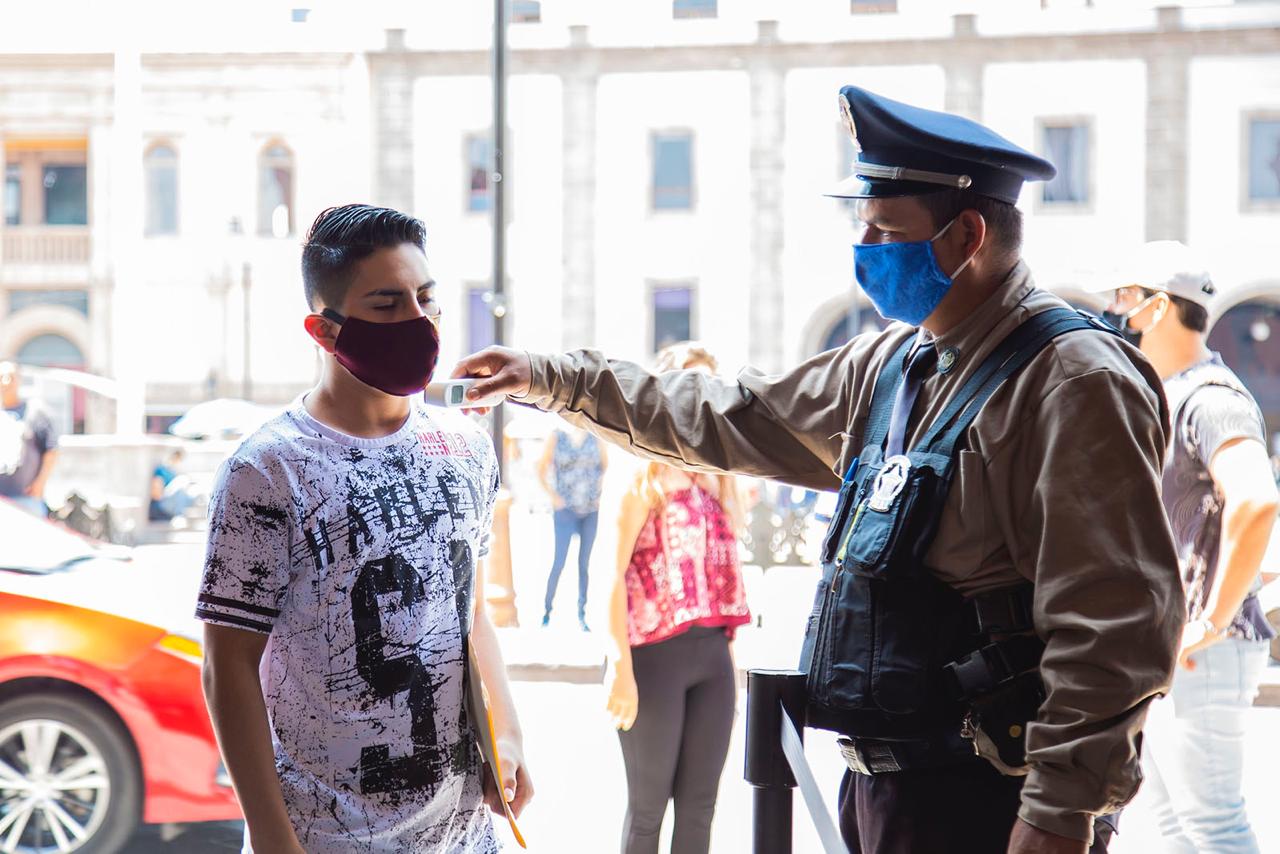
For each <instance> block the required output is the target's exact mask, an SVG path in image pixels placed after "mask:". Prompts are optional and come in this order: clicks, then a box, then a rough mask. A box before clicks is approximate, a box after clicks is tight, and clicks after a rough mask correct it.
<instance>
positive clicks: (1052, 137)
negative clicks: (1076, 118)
mask: <svg viewBox="0 0 1280 854" xmlns="http://www.w3.org/2000/svg"><path fill="white" fill-rule="evenodd" d="M1041 139H1042V143H1043V149H1042V150H1043V151H1044V154H1045V157H1047V158H1048V159H1049V162H1051V163H1052V164H1053V165H1054V166H1056V167H1057V169H1058V174H1057V175H1056V176H1055V177H1054V178H1053V180H1052V181H1048V182H1046V183H1045V184H1044V185H1043V188H1042V192H1043V193H1044V195H1043V196H1042V197H1041V198H1042V199H1043V201H1044V203H1045V204H1046V205H1084V204H1088V203H1089V126H1088V125H1087V124H1081V123H1073V124H1053V125H1045V126H1044V127H1043V128H1042V137H1041Z"/></svg>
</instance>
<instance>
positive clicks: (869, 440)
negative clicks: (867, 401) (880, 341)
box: [862, 335, 916, 448]
mask: <svg viewBox="0 0 1280 854" xmlns="http://www.w3.org/2000/svg"><path fill="white" fill-rule="evenodd" d="M915 343H916V336H914V335H912V336H910V337H908V338H907V340H905V341H903V342H902V344H901V345H900V346H899V347H898V349H897V350H895V351H894V352H893V355H892V356H890V357H889V360H888V361H887V362H885V363H884V367H883V368H881V369H880V375H879V376H878V377H876V387H875V391H874V392H872V394H871V412H870V414H869V415H868V416H867V428H866V433H865V434H864V437H863V440H862V446H863V447H864V448H865V447H876V448H880V447H883V446H884V440H885V437H886V436H888V435H889V420H890V419H891V418H892V416H893V398H894V395H895V394H897V391H898V386H899V385H900V384H901V383H902V376H903V371H904V365H905V362H906V359H907V354H908V353H909V352H911V347H912V346H913V345H914V344H915Z"/></svg>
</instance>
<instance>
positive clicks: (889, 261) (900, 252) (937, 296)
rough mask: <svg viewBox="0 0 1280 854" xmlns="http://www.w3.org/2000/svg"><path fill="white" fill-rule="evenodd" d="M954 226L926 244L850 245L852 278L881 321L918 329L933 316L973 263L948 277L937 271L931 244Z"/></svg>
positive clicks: (940, 232)
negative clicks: (851, 248) (965, 270)
mask: <svg viewBox="0 0 1280 854" xmlns="http://www.w3.org/2000/svg"><path fill="white" fill-rule="evenodd" d="M953 222H955V219H952V220H951V222H949V223H947V224H946V225H944V226H943V227H942V230H941V231H939V232H938V233H937V234H935V235H934V236H933V237H931V238H929V239H928V240H915V241H912V242H910V243H855V244H854V245H853V270H854V275H856V276H857V279H858V284H859V285H861V286H862V290H863V291H865V292H866V294H867V298H868V299H870V300H871V302H872V304H873V305H874V306H875V307H876V311H878V312H880V316H881V317H883V318H884V319H886V320H901V321H902V322H903V323H909V324H911V325H912V326H919V325H920V324H921V323H923V322H924V319H925V318H926V317H928V316H929V315H931V314H933V310H934V309H935V308H937V307H938V303H940V302H942V298H943V297H945V296H946V295H947V291H949V290H951V283H952V282H953V281H955V278H956V276H958V275H960V272H961V271H962V270H963V269H964V268H965V267H967V266H969V262H970V261H972V260H973V257H972V256H970V257H969V258H968V259H967V260H965V262H964V263H963V264H961V265H960V267H959V268H958V269H957V270H956V271H955V272H954V273H952V274H951V275H950V276H948V275H947V274H945V273H943V272H942V270H940V269H939V268H938V256H937V255H935V254H934V253H933V241H935V240H937V239H938V238H939V237H941V236H942V235H943V234H945V233H946V231H947V229H948V228H950V227H951V223H953Z"/></svg>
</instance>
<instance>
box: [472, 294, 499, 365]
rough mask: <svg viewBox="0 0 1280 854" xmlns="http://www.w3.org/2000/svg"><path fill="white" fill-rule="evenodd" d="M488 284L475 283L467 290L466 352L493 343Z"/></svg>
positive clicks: (481, 348) (473, 351) (491, 312)
mask: <svg viewBox="0 0 1280 854" xmlns="http://www.w3.org/2000/svg"><path fill="white" fill-rule="evenodd" d="M489 304H490V298H489V286H488V285H475V286H473V287H472V288H470V289H469V290H468V291H467V352H468V353H475V352H477V351H480V350H483V349H484V348H485V347H489V346H492V345H493V343H494V342H493V311H492V309H490V308H489Z"/></svg>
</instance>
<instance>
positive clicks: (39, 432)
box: [30, 409, 62, 455]
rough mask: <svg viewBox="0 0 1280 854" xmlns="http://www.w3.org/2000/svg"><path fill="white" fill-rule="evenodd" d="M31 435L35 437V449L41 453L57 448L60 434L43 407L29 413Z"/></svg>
mask: <svg viewBox="0 0 1280 854" xmlns="http://www.w3.org/2000/svg"><path fill="white" fill-rule="evenodd" d="M30 424H31V435H32V437H33V438H34V439H35V443H36V449H37V450H38V451H39V452H40V453H41V455H43V454H47V453H49V452H50V451H56V450H57V449H58V440H59V439H61V438H62V437H61V435H60V434H59V433H58V428H57V427H55V426H54V423H53V419H52V418H50V417H49V413H48V412H46V411H45V410H44V409H36V410H35V411H34V412H32V413H31V422H30Z"/></svg>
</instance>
